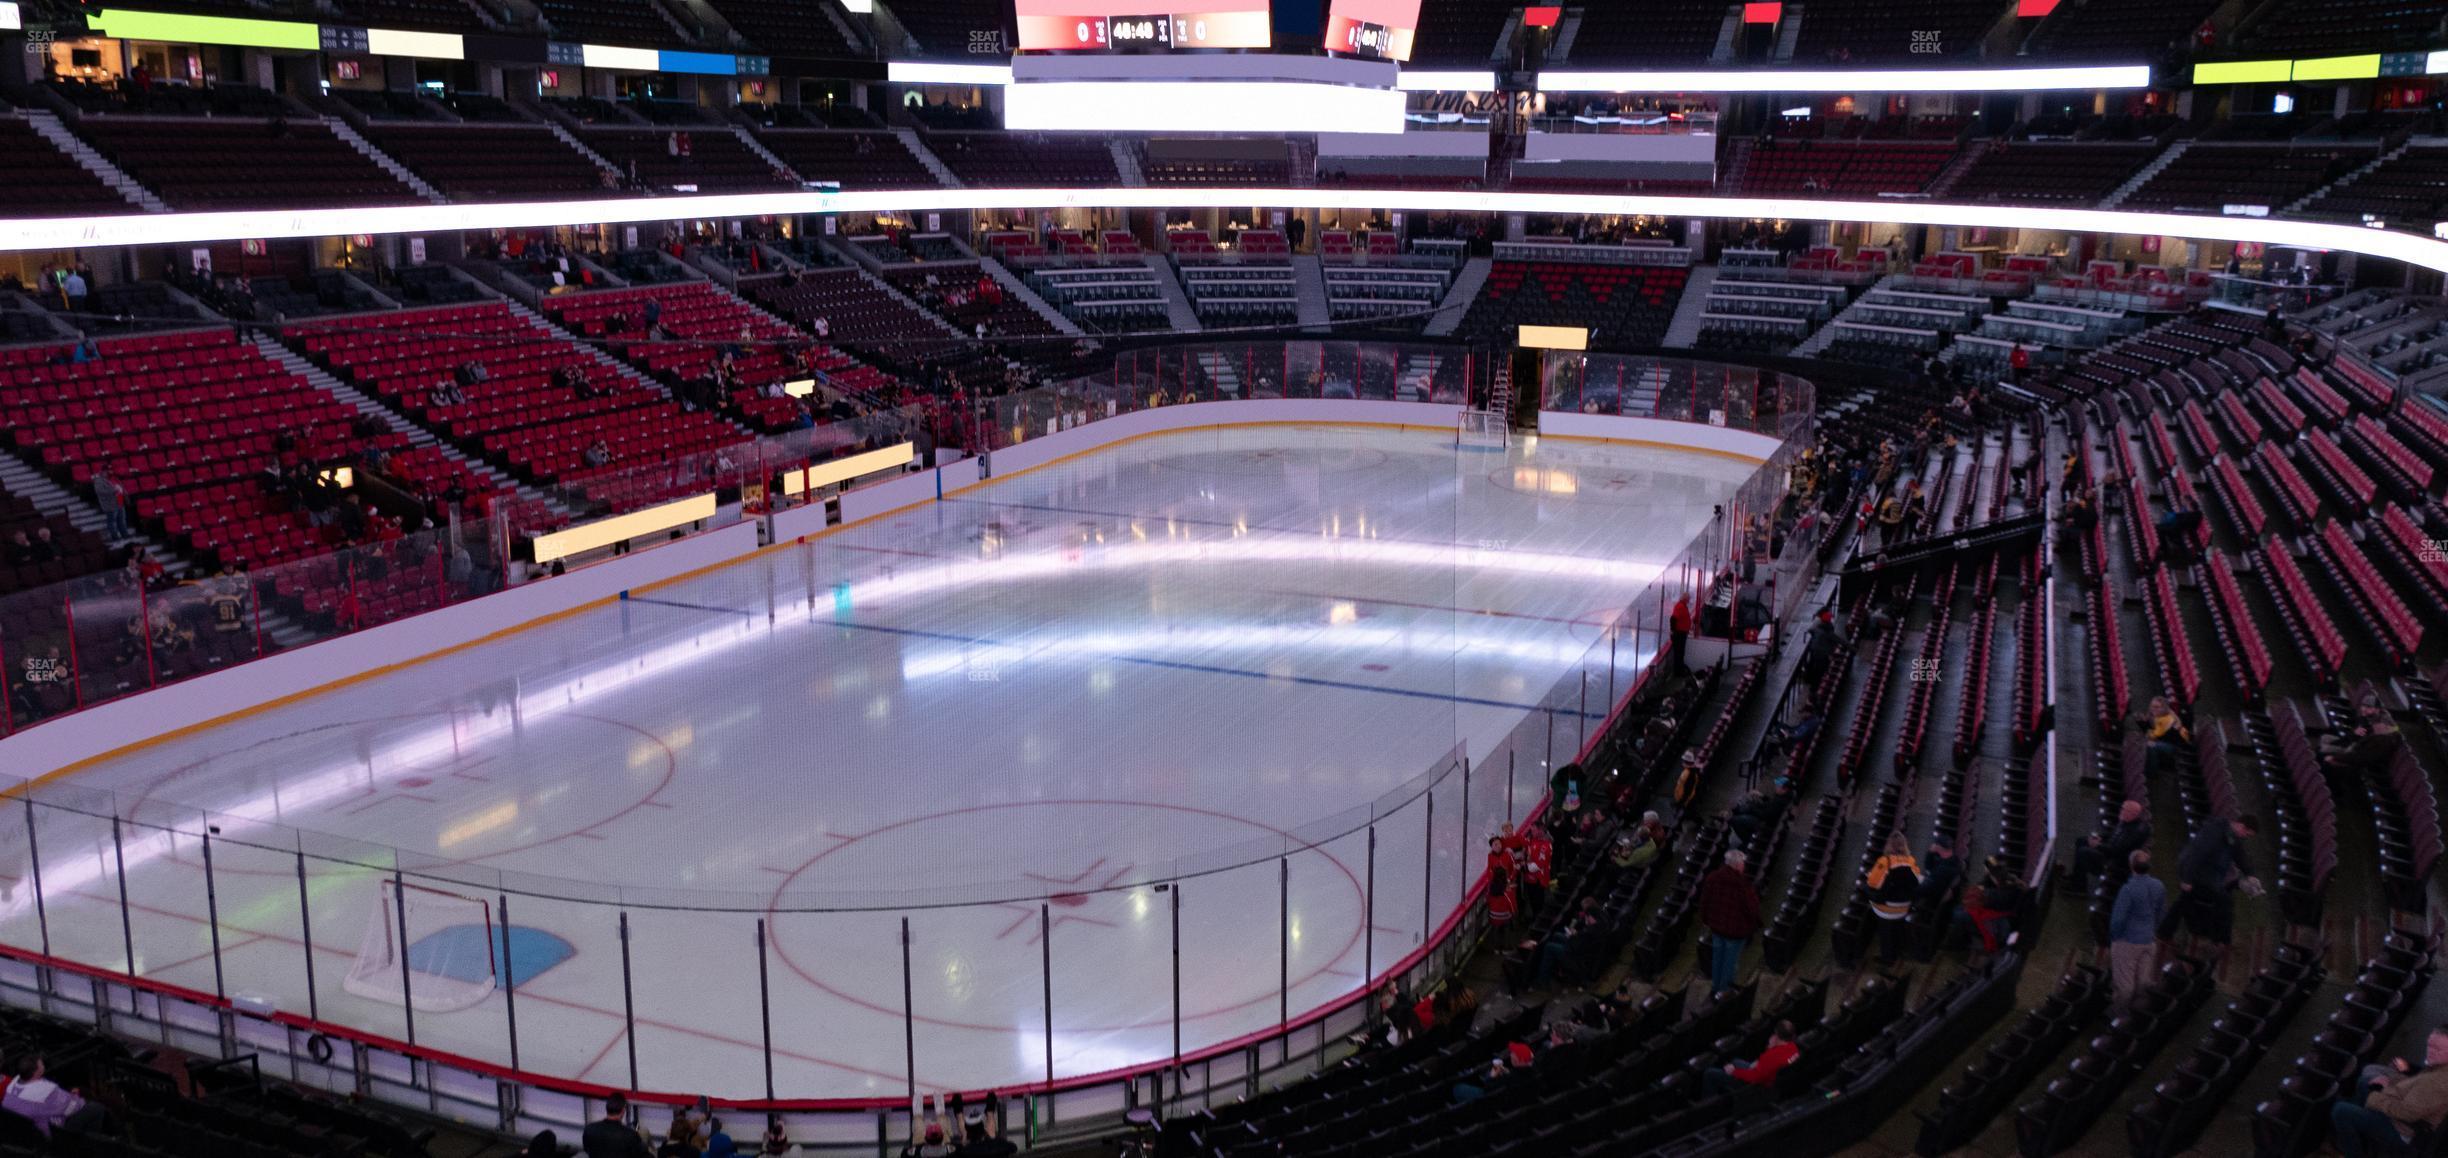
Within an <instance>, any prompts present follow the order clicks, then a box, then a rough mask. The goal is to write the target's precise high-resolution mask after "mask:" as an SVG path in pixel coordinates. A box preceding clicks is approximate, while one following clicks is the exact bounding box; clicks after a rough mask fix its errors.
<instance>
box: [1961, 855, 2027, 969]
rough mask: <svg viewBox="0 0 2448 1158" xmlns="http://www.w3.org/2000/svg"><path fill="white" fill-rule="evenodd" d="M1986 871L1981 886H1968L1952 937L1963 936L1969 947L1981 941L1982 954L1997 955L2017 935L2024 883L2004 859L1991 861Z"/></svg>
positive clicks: (1999, 858)
mask: <svg viewBox="0 0 2448 1158" xmlns="http://www.w3.org/2000/svg"><path fill="white" fill-rule="evenodd" d="M1985 868H1986V871H1985V872H1983V873H1982V874H1981V880H1980V883H1978V884H1971V885H1965V886H1964V891H1963V900H1962V902H1961V903H1959V904H1957V905H1956V906H1955V919H1954V928H1953V929H1951V930H1949V934H1950V935H1951V936H1962V937H1963V938H1964V940H1965V942H1966V944H1967V946H1969V943H1970V942H1971V941H1972V940H1973V939H1975V938H1977V939H1978V940H1979V941H1980V951H1981V952H1983V953H1995V952H1997V951H1998V950H2000V949H2002V948H2004V947H2005V945H2006V940H2007V938H2008V937H2010V936H2012V935H2013V933H2014V915H2015V910H2016V909H2019V908H2021V907H2022V905H2023V881H2022V878H2021V877H2019V876H2018V875H2016V873H2015V872H2014V870H2013V869H2012V867H2010V866H2009V865H2008V864H2007V863H2006V861H2005V858H2003V857H1997V856H1992V857H1990V858H1989V859H1988V861H1987V862H1985ZM1966 934H1969V935H1968V936H1966Z"/></svg>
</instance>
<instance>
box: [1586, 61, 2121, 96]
mask: <svg viewBox="0 0 2448 1158" xmlns="http://www.w3.org/2000/svg"><path fill="white" fill-rule="evenodd" d="M1538 86H1539V91H1540V92H1792V93H1800V92H2052V91H2057V90H2060V89H2082V90H2092V89H2126V88H2148V87H2150V66H2149V65H2143V64H2118V65H2099V66H2092V67H2081V68H1897V69H1794V70H1790V71H1788V70H1777V71H1773V72H1772V71H1765V70H1757V71H1748V72H1724V71H1714V70H1709V69H1674V70H1664V71H1647V72H1575V71H1563V72H1542V73H1540V74H1539V77H1538Z"/></svg>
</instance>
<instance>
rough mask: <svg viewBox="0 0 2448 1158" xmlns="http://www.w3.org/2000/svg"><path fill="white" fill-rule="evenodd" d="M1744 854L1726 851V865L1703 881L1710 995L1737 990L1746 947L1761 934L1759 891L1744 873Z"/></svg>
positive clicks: (1701, 917)
mask: <svg viewBox="0 0 2448 1158" xmlns="http://www.w3.org/2000/svg"><path fill="white" fill-rule="evenodd" d="M1744 859H1745V858H1744V856H1743V851H1742V850H1741V849H1739V848H1734V849H1727V850H1726V854H1725V864H1723V865H1721V866H1719V867H1718V868H1717V869H1715V870H1714V871H1712V872H1710V873H1709V875H1707V876H1706V877H1703V878H1701V880H1700V923H1701V924H1702V925H1703V926H1705V927H1707V929H1708V931H1709V994H1710V996H1718V995H1722V994H1724V993H1726V992H1728V991H1729V990H1731V989H1733V988H1734V975H1735V972H1736V971H1737V970H1738V969H1739V968H1740V967H1741V965H1742V952H1743V946H1744V945H1746V944H1748V943H1749V942H1750V940H1751V938H1752V937H1754V936H1756V935H1758V933H1759V930H1760V899H1759V889H1758V888H1757V887H1755V886H1753V885H1752V883H1751V876H1750V874H1748V873H1746V872H1744V871H1743V863H1744Z"/></svg>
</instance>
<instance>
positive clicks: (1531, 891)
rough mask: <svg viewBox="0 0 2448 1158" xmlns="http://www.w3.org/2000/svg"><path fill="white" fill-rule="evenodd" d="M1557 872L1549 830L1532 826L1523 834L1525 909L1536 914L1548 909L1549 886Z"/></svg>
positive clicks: (1523, 896)
mask: <svg viewBox="0 0 2448 1158" xmlns="http://www.w3.org/2000/svg"><path fill="white" fill-rule="evenodd" d="M1554 871H1555V841H1553V840H1550V839H1549V838H1548V836H1547V830H1546V829H1545V828H1543V827H1540V826H1539V825H1537V824H1532V825H1531V826H1530V827H1529V829H1527V830H1526V831H1524V832H1523V833H1522V857H1521V899H1522V905H1523V907H1524V908H1526V909H1528V910H1529V911H1530V912H1533V913H1536V912H1538V911H1539V910H1540V909H1542V908H1544V907H1546V904H1547V886H1548V885H1549V884H1550V883H1551V876H1552V874H1553V873H1554Z"/></svg>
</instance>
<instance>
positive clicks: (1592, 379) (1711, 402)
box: [1539, 351, 1814, 509]
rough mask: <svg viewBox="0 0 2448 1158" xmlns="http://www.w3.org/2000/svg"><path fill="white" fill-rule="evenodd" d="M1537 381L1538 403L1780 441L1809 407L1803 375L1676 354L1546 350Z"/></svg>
mask: <svg viewBox="0 0 2448 1158" xmlns="http://www.w3.org/2000/svg"><path fill="white" fill-rule="evenodd" d="M1539 385H1540V393H1539V409H1541V410H1562V411H1570V412H1574V413H1579V414H1602V415H1613V416H1616V417H1622V418H1658V419H1665V420H1667V421H1671V422H1697V423H1704V424H1706V425H1710V426H1724V427H1731V428H1733V429H1736V430H1748V431H1754V432H1757V433H1761V434H1767V435H1771V436H1773V437H1776V438H1778V439H1781V440H1783V441H1786V442H1791V441H1793V440H1794V439H1795V438H1797V437H1799V436H1800V435H1801V434H1802V432H1803V431H1804V430H1806V429H1807V428H1808V423H1809V422H1810V419H1811V414H1812V411H1813V408H1814V398H1813V393H1812V387H1811V383H1810V382H1809V381H1807V380H1805V379H1802V378H1798V377H1796V376H1794V375H1791V374H1783V373H1779V372H1777V371H1775V370H1762V369H1759V368H1757V367H1752V366H1731V365H1726V364H1724V363H1719V362H1701V361H1693V360H1689V359H1683V358H1657V357H1650V356H1647V355H1633V354H1582V353H1574V352H1563V351H1549V352H1548V353H1547V354H1545V355H1544V356H1542V358H1541V360H1540V367H1539ZM1762 509H1764V508H1762Z"/></svg>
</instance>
